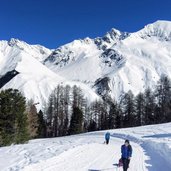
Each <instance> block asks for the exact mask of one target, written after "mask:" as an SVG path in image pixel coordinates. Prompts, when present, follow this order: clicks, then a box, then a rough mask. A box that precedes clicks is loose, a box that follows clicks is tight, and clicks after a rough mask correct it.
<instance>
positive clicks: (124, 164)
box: [122, 158, 130, 171]
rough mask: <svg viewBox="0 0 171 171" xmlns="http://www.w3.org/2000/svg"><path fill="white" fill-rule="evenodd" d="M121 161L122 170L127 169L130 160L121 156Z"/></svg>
mask: <svg viewBox="0 0 171 171" xmlns="http://www.w3.org/2000/svg"><path fill="white" fill-rule="evenodd" d="M122 162H123V171H127V170H128V167H129V162H130V160H129V159H126V158H122Z"/></svg>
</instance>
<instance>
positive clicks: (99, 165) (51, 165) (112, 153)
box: [23, 134, 147, 171]
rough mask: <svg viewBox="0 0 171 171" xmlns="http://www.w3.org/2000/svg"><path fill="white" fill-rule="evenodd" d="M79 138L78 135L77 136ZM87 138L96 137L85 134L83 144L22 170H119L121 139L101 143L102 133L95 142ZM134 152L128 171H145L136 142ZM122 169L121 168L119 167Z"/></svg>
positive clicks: (141, 152)
mask: <svg viewBox="0 0 171 171" xmlns="http://www.w3.org/2000/svg"><path fill="white" fill-rule="evenodd" d="M77 139H78V140H79V137H77ZM87 139H92V140H93V139H96V136H95V135H94V136H91V135H89V136H88V135H87V136H84V137H82V140H81V141H82V142H83V143H84V142H85V144H83V145H80V146H78V147H75V148H71V149H69V150H68V151H64V152H63V153H61V154H60V155H58V156H55V157H53V158H50V159H48V160H46V161H42V162H40V163H38V164H33V165H30V166H27V167H25V168H24V169H23V170H24V171H56V170H62V171H88V170H91V171H95V170H107V171H113V170H119V168H117V167H116V166H115V164H117V163H118V160H119V158H120V155H121V153H120V147H121V145H122V144H123V140H121V139H117V138H111V141H110V144H109V145H106V144H103V143H102V142H103V140H104V136H103V134H102V135H101V136H99V138H98V140H99V141H97V139H96V142H92V143H88V144H86V142H87ZM132 146H133V149H134V154H133V157H132V160H131V164H130V169H129V170H130V171H146V170H147V169H146V167H145V156H144V153H143V149H142V148H141V147H140V146H139V145H138V144H136V143H132ZM120 170H122V168H120Z"/></svg>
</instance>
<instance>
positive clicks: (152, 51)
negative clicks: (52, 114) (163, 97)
mask: <svg viewBox="0 0 171 171" xmlns="http://www.w3.org/2000/svg"><path fill="white" fill-rule="evenodd" d="M170 49H171V22H170V21H157V22H155V23H152V24H149V25H147V26H145V27H144V28H143V29H141V30H140V31H138V32H135V33H126V32H120V31H118V30H116V29H111V31H109V32H107V33H106V34H105V35H104V36H103V37H98V38H95V39H91V38H85V39H83V40H74V41H73V42H71V43H68V44H66V45H64V46H61V47H59V48H57V49H55V50H49V49H47V48H45V47H43V46H40V45H29V44H27V43H25V42H23V41H19V40H17V39H11V40H10V41H0V88H3V89H5V88H9V87H11V88H17V89H19V90H21V91H22V92H24V94H25V95H26V97H27V98H28V99H30V98H33V99H34V100H35V101H39V102H40V103H43V102H44V101H46V100H47V97H48V95H49V94H50V93H51V91H52V90H53V89H54V87H56V85H57V84H59V83H63V84H66V83H67V84H71V85H73V84H77V85H79V86H81V87H82V88H83V89H84V92H85V94H86V96H87V97H89V98H90V99H91V100H94V99H96V98H98V95H99V94H100V95H104V94H106V93H107V94H110V95H111V96H112V97H113V98H116V99H119V98H120V97H121V96H122V94H123V92H127V91H128V90H132V92H133V93H134V94H135V95H136V94H137V93H139V92H140V91H143V90H144V89H145V88H147V87H151V88H153V87H154V86H155V85H156V83H157V81H158V79H159V77H160V76H161V75H162V74H166V75H167V76H169V77H171V51H170ZM97 94H98V95H97ZM91 97H93V98H91Z"/></svg>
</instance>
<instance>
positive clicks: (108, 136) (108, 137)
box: [105, 132, 110, 144]
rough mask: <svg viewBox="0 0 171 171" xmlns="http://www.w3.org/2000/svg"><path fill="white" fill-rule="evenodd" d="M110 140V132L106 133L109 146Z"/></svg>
mask: <svg viewBox="0 0 171 171" xmlns="http://www.w3.org/2000/svg"><path fill="white" fill-rule="evenodd" d="M109 140H110V132H106V134H105V141H106V144H109Z"/></svg>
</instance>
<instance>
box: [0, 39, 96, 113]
mask: <svg viewBox="0 0 171 171" xmlns="http://www.w3.org/2000/svg"><path fill="white" fill-rule="evenodd" d="M50 52H51V51H50V50H48V49H46V48H44V47H42V46H40V45H28V44H27V43H25V42H23V41H19V40H18V39H11V40H10V41H9V42H7V41H0V66H1V67H0V76H1V75H2V76H3V75H5V74H6V73H7V72H9V71H12V70H16V71H18V72H19V74H18V75H16V76H15V77H14V78H12V79H11V80H10V81H9V82H7V83H6V84H5V85H4V86H3V87H2V89H8V88H14V89H18V90H20V91H21V92H22V93H23V95H24V96H25V97H26V99H27V100H30V99H33V101H34V102H35V103H39V105H37V106H36V107H37V109H38V110H39V109H42V107H43V106H44V105H45V102H47V101H48V98H49V96H50V94H51V93H52V91H53V90H54V89H55V88H56V87H57V85H59V84H60V85H67V84H68V85H70V86H74V85H77V86H79V87H81V88H82V89H83V93H84V96H85V98H87V100H89V102H91V101H94V100H96V99H99V96H98V95H97V94H96V93H95V92H94V91H93V90H92V89H91V88H90V87H88V86H87V85H86V84H83V83H79V82H73V81H68V80H66V79H65V78H63V77H61V76H60V75H59V74H57V73H54V72H53V71H51V70H50V69H48V68H47V67H46V66H45V65H43V64H42V63H41V62H40V61H43V59H44V58H45V56H46V57H47V56H48V55H49V54H50Z"/></svg>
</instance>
